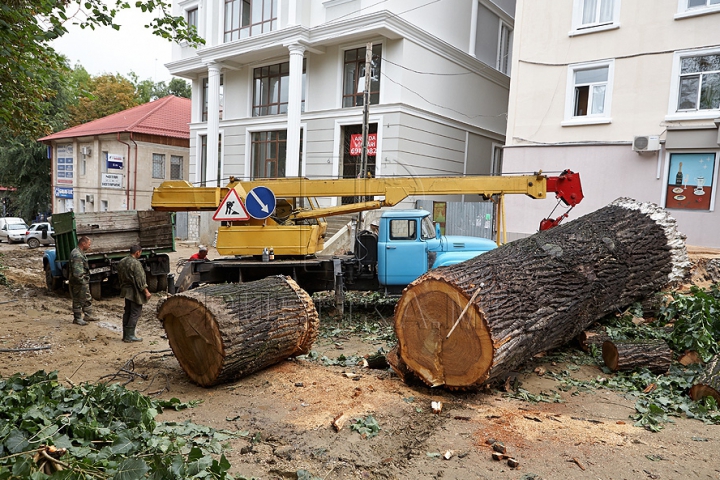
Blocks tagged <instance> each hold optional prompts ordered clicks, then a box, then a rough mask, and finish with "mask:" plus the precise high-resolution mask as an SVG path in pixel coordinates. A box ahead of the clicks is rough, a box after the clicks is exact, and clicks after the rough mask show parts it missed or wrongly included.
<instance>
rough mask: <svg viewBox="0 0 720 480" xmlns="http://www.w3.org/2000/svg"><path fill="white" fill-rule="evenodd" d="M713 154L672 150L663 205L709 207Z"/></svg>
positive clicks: (714, 161) (696, 208)
mask: <svg viewBox="0 0 720 480" xmlns="http://www.w3.org/2000/svg"><path fill="white" fill-rule="evenodd" d="M716 163H717V160H716V154H715V153H712V152H709V153H672V154H670V170H669V172H668V184H667V187H666V197H665V208H679V209H691V210H710V206H711V205H712V203H711V198H710V197H711V195H712V190H713V179H714V178H715V169H716Z"/></svg>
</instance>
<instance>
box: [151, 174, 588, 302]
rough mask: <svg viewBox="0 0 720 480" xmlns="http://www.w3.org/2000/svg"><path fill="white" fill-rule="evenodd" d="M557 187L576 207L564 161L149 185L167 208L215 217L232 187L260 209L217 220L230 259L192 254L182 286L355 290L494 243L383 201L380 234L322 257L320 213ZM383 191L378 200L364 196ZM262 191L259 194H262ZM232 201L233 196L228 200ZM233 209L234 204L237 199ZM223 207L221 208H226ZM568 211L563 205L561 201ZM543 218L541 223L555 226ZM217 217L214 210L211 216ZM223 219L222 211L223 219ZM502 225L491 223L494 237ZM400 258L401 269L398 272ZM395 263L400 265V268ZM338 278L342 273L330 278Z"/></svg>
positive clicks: (403, 280) (540, 193) (397, 280)
mask: <svg viewBox="0 0 720 480" xmlns="http://www.w3.org/2000/svg"><path fill="white" fill-rule="evenodd" d="M260 189H263V191H265V192H267V191H271V192H272V194H274V195H273V196H272V202H274V204H273V205H265V204H264V203H263V202H262V201H260V198H259V197H258V195H256V194H255V192H259V191H260ZM548 192H555V194H556V196H557V198H558V200H559V201H562V202H563V203H564V204H565V205H567V206H568V207H570V208H571V209H572V207H574V206H575V205H577V204H578V203H579V202H580V201H581V200H582V198H583V194H582V186H581V184H580V176H579V174H578V173H574V172H571V171H569V170H566V171H564V172H562V173H561V174H560V175H559V176H547V175H543V174H542V172H539V173H536V174H532V175H512V176H485V177H380V178H360V179H326V180H322V179H317V180H315V179H312V180H311V179H306V178H280V179H262V180H254V181H240V180H237V179H235V178H234V177H231V179H230V182H229V183H228V185H227V186H226V187H193V186H192V185H191V184H190V183H188V182H186V181H169V182H163V183H162V184H161V185H160V186H159V187H157V188H155V189H154V191H153V196H152V208H153V209H155V210H168V211H201V210H206V211H212V210H216V216H218V214H221V213H222V212H220V210H221V209H222V208H219V207H223V206H224V205H226V204H227V202H228V199H229V198H231V196H232V195H235V196H236V198H237V199H239V200H240V201H241V202H242V203H243V204H248V202H252V203H253V205H255V206H257V205H258V201H260V203H259V205H262V207H264V208H263V212H264V213H263V214H260V215H257V214H256V215H254V217H255V218H253V217H251V216H250V215H248V216H244V217H237V218H238V219H239V220H238V221H233V219H232V217H230V220H231V221H223V222H222V224H221V225H220V226H219V227H218V234H217V250H218V252H219V253H220V254H221V255H233V256H235V258H230V259H221V260H215V261H213V262H202V263H198V262H191V263H189V264H188V266H186V268H185V269H184V270H183V272H182V273H181V275H180V277H179V278H178V281H177V284H176V285H177V290H179V291H182V290H184V289H186V288H189V286H190V285H192V284H197V283H213V282H223V281H234V282H237V281H247V280H255V279H258V278H263V277H265V276H268V275H272V274H286V275H291V276H293V278H295V279H296V280H297V281H298V283H299V284H300V285H301V286H302V287H303V288H305V289H306V290H308V291H311V292H312V291H316V290H327V289H331V288H334V287H337V286H338V281H339V280H343V282H344V284H345V285H349V286H352V288H355V289H376V288H379V287H385V288H386V289H387V288H388V287H392V288H393V289H396V288H398V287H399V288H402V287H404V286H405V285H407V284H408V283H410V282H411V281H412V280H414V279H415V278H417V277H418V276H419V275H421V274H422V273H424V272H425V271H427V270H428V268H434V267H437V266H441V265H448V264H452V263H458V262H460V261H464V260H467V259H468V258H471V257H472V256H475V255H478V254H480V253H482V252H484V251H487V250H489V249H491V248H495V246H496V245H495V244H494V243H493V242H491V241H489V240H487V239H473V237H462V238H460V239H453V238H452V237H446V236H441V235H440V232H439V229H435V228H433V226H432V222H431V220H430V218H429V216H430V213H429V212H427V211H424V210H400V211H393V210H390V211H388V212H385V213H384V214H383V215H382V217H381V224H380V232H379V235H378V236H376V237H374V238H375V240H374V241H373V239H372V238H370V237H367V238H358V239H357V240H356V242H355V251H354V252H353V254H352V255H341V256H332V257H331V256H325V257H324V256H322V255H321V254H320V252H321V251H322V250H323V248H324V240H325V233H326V229H327V223H326V222H325V217H329V216H333V215H341V214H346V213H355V212H362V211H367V210H374V209H379V208H382V207H390V206H394V205H397V204H398V203H399V202H401V201H402V200H404V199H405V198H407V197H409V196H418V195H463V194H464V195H467V194H477V195H481V196H483V197H484V198H493V197H495V196H497V197H498V198H499V205H500V209H499V212H500V218H502V217H503V213H502V210H503V209H502V198H503V195H506V194H525V195H528V196H530V197H531V198H537V199H542V198H546V196H547V193H548ZM318 197H355V198H356V199H358V200H360V201H357V202H356V203H352V204H348V205H338V206H331V207H320V206H319V205H318V203H317V201H316V198H318ZM373 197H383V199H381V200H370V199H372V198H373ZM266 198H267V197H266ZM231 205H232V204H231ZM233 208H236V209H237V208H238V206H237V205H235V206H234V207H233ZM229 209H230V208H229V207H228V210H229ZM568 212H569V210H568ZM565 217H567V212H566V213H565V214H563V215H561V216H560V217H558V218H556V219H549V218H548V219H544V220H543V221H542V222H541V229H543V230H544V229H547V228H550V227H552V226H554V225H557V224H558V223H559V222H560V221H562V219H563V218H565ZM219 218H222V215H220V216H219ZM226 219H227V218H226ZM499 236H500V232H498V238H499ZM270 247H272V249H273V250H274V254H275V258H276V260H275V261H273V262H263V261H261V259H262V254H263V253H264V252H266V251H267V249H268V248H270ZM408 266H412V267H413V268H411V269H410V270H411V271H409V272H407V273H403V272H404V271H405V270H407V269H408V268H406V267H408ZM398 272H400V273H398ZM338 277H340V278H338Z"/></svg>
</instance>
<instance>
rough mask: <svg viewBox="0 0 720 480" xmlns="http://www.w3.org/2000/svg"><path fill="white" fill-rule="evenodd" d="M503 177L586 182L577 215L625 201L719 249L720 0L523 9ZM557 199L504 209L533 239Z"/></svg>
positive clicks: (571, 3)
mask: <svg viewBox="0 0 720 480" xmlns="http://www.w3.org/2000/svg"><path fill="white" fill-rule="evenodd" d="M512 69H513V76H512V81H511V87H510V106H509V109H508V112H509V117H508V130H507V147H506V149H505V152H504V159H503V161H504V164H503V171H504V172H520V171H536V170H538V169H541V168H542V169H543V170H545V171H552V170H563V169H566V168H569V169H572V170H575V171H578V172H580V175H581V178H582V180H583V186H584V191H585V200H584V201H583V203H581V204H580V206H578V207H577V208H576V209H575V211H574V212H573V214H572V215H573V216H574V217H576V216H579V215H581V214H584V213H587V212H590V211H593V210H596V209H598V208H600V207H603V206H604V205H606V204H608V203H610V202H611V201H612V200H614V199H616V198H618V197H621V196H627V197H631V198H635V199H637V200H641V201H650V202H654V203H657V204H659V205H661V206H663V207H666V208H668V209H669V210H670V212H671V214H672V215H673V216H674V217H675V218H677V220H678V222H679V227H680V230H681V231H682V232H683V233H685V234H686V235H687V236H688V239H687V241H688V243H689V244H692V245H701V246H709V247H720V212H718V211H717V208H716V207H717V201H718V200H717V196H716V195H717V187H716V185H717V183H718V161H719V160H718V157H719V155H718V153H719V152H720V146H719V145H718V143H720V138H718V124H720V1H719V0H519V1H518V2H517V15H516V30H515V39H514V46H513V60H512ZM554 203H555V202H554V201H553V200H545V201H536V202H531V203H530V204H529V205H528V203H527V202H526V203H522V204H521V203H520V202H519V201H518V199H517V198H508V199H507V206H508V216H507V221H508V229H509V231H510V232H514V233H515V236H516V237H517V236H521V235H527V234H530V233H533V232H534V231H536V225H537V218H538V216H542V215H547V214H548V213H549V212H550V211H551V209H552V207H553V206H554Z"/></svg>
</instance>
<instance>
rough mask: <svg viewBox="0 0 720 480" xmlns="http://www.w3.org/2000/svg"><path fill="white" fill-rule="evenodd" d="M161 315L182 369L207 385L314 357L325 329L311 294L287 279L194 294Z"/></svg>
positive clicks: (166, 306) (170, 303) (171, 300)
mask: <svg viewBox="0 0 720 480" xmlns="http://www.w3.org/2000/svg"><path fill="white" fill-rule="evenodd" d="M157 316H158V318H159V319H160V320H161V321H162V322H163V325H164V327H165V331H166V332H167V337H168V342H169V343H170V348H172V350H173V353H174V354H175V357H176V358H177V360H178V362H179V363H180V366H181V367H182V368H183V370H185V373H187V375H188V376H189V377H190V379H191V380H192V381H193V382H195V383H197V384H198V385H201V386H203V387H208V386H211V385H216V384H218V383H224V382H229V381H232V380H235V379H238V378H240V377H243V376H245V375H249V374H251V373H254V372H257V371H258V370H261V369H263V368H265V367H268V366H270V365H273V364H275V363H278V362H280V361H282V360H285V359H286V358H288V357H292V356H296V355H303V354H306V353H308V352H309V351H310V348H311V346H312V344H313V342H314V341H315V339H316V338H317V334H318V327H319V320H318V314H317V311H316V310H315V306H314V305H313V302H312V300H311V299H310V296H309V295H308V294H307V293H306V292H305V291H304V290H303V289H301V288H300V287H299V286H298V285H297V283H295V282H294V281H293V280H291V279H290V278H289V277H283V276H275V277H268V278H264V279H262V280H258V281H256V282H248V283H229V284H220V285H207V286H203V287H200V288H196V289H194V290H189V291H187V292H183V293H181V294H178V295H174V296H171V297H168V298H167V299H166V300H165V301H164V302H162V303H161V304H159V305H158V310H157Z"/></svg>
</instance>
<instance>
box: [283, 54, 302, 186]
mask: <svg viewBox="0 0 720 480" xmlns="http://www.w3.org/2000/svg"><path fill="white" fill-rule="evenodd" d="M288 50H290V85H289V88H288V114H287V145H286V147H287V148H286V158H285V176H286V177H297V176H299V175H300V169H299V162H300V105H301V103H302V72H303V54H304V53H305V47H303V46H302V45H297V44H296V45H290V46H288Z"/></svg>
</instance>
